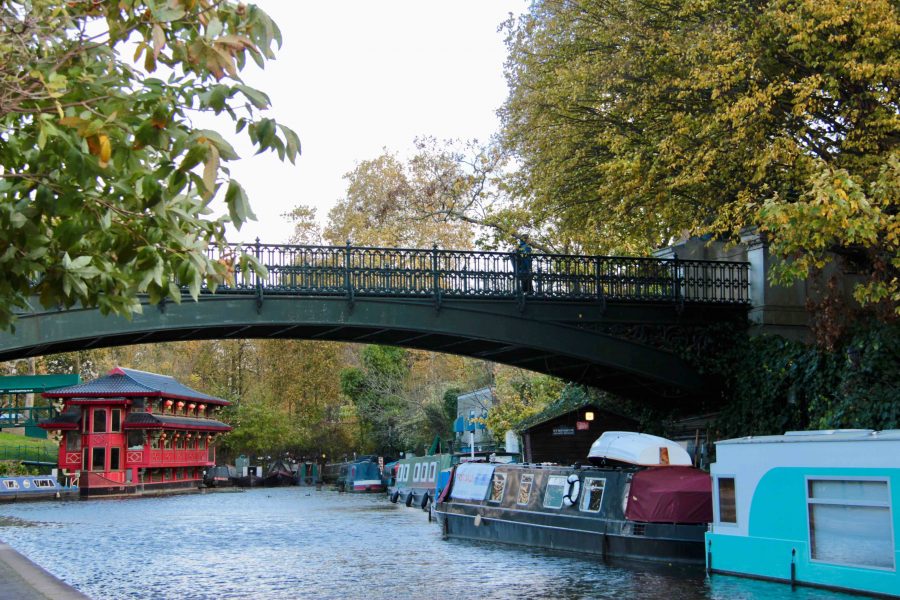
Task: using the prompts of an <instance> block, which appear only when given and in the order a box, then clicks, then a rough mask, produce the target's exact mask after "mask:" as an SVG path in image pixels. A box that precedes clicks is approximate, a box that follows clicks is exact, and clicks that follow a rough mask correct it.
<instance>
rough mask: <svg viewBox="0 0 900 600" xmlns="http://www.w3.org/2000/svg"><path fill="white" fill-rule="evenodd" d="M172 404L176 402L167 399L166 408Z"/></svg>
mask: <svg viewBox="0 0 900 600" xmlns="http://www.w3.org/2000/svg"><path fill="white" fill-rule="evenodd" d="M172 404H174V402H172V401H171V400H166V408H172Z"/></svg>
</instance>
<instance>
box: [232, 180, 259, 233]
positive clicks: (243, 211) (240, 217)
mask: <svg viewBox="0 0 900 600" xmlns="http://www.w3.org/2000/svg"><path fill="white" fill-rule="evenodd" d="M225 204H226V205H227V206H228V214H229V215H230V217H231V221H232V222H233V223H234V225H235V227H237V228H238V229H240V228H241V226H242V225H243V224H244V223H246V222H247V221H249V220H251V219H256V215H254V214H253V211H252V210H251V209H250V202H249V200H248V198H247V192H246V191H244V188H243V187H241V184H239V183H238V182H237V181H236V180H234V179H232V180H231V181H229V182H228V190H227V191H226V192H225Z"/></svg>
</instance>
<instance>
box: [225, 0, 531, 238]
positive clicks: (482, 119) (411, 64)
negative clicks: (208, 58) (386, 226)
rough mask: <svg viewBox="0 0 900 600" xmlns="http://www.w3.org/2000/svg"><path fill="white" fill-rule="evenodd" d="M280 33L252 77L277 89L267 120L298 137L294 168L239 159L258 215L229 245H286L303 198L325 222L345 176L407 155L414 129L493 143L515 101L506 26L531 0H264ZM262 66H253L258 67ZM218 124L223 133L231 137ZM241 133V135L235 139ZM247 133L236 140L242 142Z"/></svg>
mask: <svg viewBox="0 0 900 600" xmlns="http://www.w3.org/2000/svg"><path fill="white" fill-rule="evenodd" d="M256 4H258V5H259V6H261V7H262V8H263V10H265V11H266V12H267V13H268V14H269V15H270V16H272V18H273V19H274V20H275V21H276V22H277V23H278V25H279V27H280V28H281V31H282V34H283V37H284V44H283V45H282V48H281V50H280V51H279V52H278V54H277V59H276V60H275V61H272V62H270V63H268V65H267V67H266V69H265V71H259V70H258V69H256V68H255V65H252V63H251V61H248V63H251V64H250V65H248V68H247V70H246V72H245V74H244V79H245V81H246V82H247V83H248V84H249V85H252V86H254V87H256V88H258V89H261V90H262V91H264V92H266V93H268V94H269V96H270V98H271V99H272V104H273V108H272V110H270V111H268V115H269V116H272V117H274V118H275V119H276V120H277V121H278V122H280V123H284V124H286V125H288V126H289V127H292V128H293V129H294V130H295V131H296V132H297V134H298V135H299V136H300V142H301V144H302V155H301V157H300V158H299V159H298V160H297V164H296V165H291V164H290V163H289V162H285V163H281V162H279V161H278V159H277V157H276V156H275V155H274V154H272V155H270V154H263V155H260V156H253V155H252V151H250V150H249V148H250V147H249V144H248V145H243V144H236V147H237V148H238V152H239V153H240V154H241V157H242V160H240V161H236V162H232V163H229V164H228V166H229V167H230V168H231V171H232V176H233V177H235V178H236V179H237V180H238V181H240V182H241V184H242V185H243V186H244V187H245V188H246V190H247V192H248V194H249V196H250V201H251V205H252V207H253V210H254V212H255V213H256V216H257V218H258V221H257V222H251V223H248V224H247V225H245V226H244V227H243V228H242V229H241V231H240V232H235V231H234V230H233V229H232V230H230V231H229V236H228V237H229V241H244V242H249V241H252V240H253V239H255V238H256V237H257V236H258V237H259V238H260V239H261V241H263V242H270V243H277V242H286V241H287V238H288V236H289V235H290V232H291V227H290V225H289V224H288V223H286V222H285V220H284V219H282V218H281V216H280V215H281V214H282V213H285V212H287V211H289V210H291V209H292V208H293V207H294V206H296V205H297V204H301V203H302V204H308V205H312V206H315V207H317V208H318V217H319V221H320V222H323V223H324V220H325V217H326V215H327V213H328V210H329V208H331V207H332V206H333V205H334V204H335V202H336V201H337V200H338V199H339V198H341V197H342V195H343V192H344V190H345V181H344V179H343V175H344V174H345V173H347V172H348V171H350V170H352V169H353V168H354V166H355V165H356V164H357V163H359V162H360V161H362V160H367V159H370V158H374V157H376V156H378V155H379V154H380V153H381V151H382V149H383V148H385V147H386V148H388V149H389V150H396V151H400V152H401V154H403V153H404V152H409V150H410V149H411V148H412V142H413V139H414V138H415V137H416V136H423V135H431V136H435V137H437V138H438V139H445V138H458V139H470V138H478V139H480V140H487V139H488V138H489V137H490V136H491V134H493V133H494V132H496V130H497V128H498V120H497V117H496V110H497V108H499V107H500V105H501V104H502V102H503V100H504V98H505V97H506V82H505V80H504V78H503V61H504V60H505V58H506V50H505V47H504V44H503V33H502V32H498V31H497V28H498V26H499V24H500V23H501V22H503V21H504V20H505V19H506V18H507V17H508V15H509V13H510V12H512V13H515V14H518V13H520V12H521V11H523V10H525V8H526V0H452V1H451V0H441V1H437V0H402V1H401V0H382V1H380V2H373V1H371V0H369V1H364V0H343V1H328V2H322V1H315V2H313V1H307V0H256ZM251 67H252V68H251ZM223 123H224V121H222V122H220V123H219V125H218V129H219V130H220V131H222V132H223V133H229V132H230V130H226V129H225V127H230V125H223ZM232 139H234V138H233V137H232ZM238 141H240V140H238V139H235V142H238Z"/></svg>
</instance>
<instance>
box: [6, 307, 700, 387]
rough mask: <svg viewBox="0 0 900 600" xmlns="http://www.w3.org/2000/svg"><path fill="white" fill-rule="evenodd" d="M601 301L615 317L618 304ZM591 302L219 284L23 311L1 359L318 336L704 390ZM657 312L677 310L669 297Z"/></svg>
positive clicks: (597, 380)
mask: <svg viewBox="0 0 900 600" xmlns="http://www.w3.org/2000/svg"><path fill="white" fill-rule="evenodd" d="M620 309H621V312H623V314H630V313H629V311H634V310H635V309H634V307H631V306H624V305H623V306H622V307H620ZM608 310H609V312H610V313H611V314H612V317H611V318H612V319H614V318H615V313H616V310H617V308H616V307H615V306H613V307H609V308H608ZM637 310H641V311H645V312H644V314H645V315H649V314H650V313H649V312H646V311H647V310H648V309H647V308H639V309H637ZM597 311H598V308H597V307H596V306H592V305H590V304H577V303H568V304H564V305H556V306H551V305H541V306H526V307H522V306H520V305H517V304H516V303H513V302H503V301H485V302H473V301H464V300H457V301H454V300H445V301H444V302H443V303H442V304H441V305H440V307H439V308H438V307H437V306H436V305H435V303H434V302H433V301H429V300H423V299H398V298H378V297H364V298H358V299H356V300H355V301H354V302H349V301H348V300H347V299H346V298H342V297H337V296H325V297H311V296H290V295H281V296H269V297H267V298H266V299H265V301H264V302H262V303H261V304H260V302H259V300H258V299H257V298H256V297H254V296H249V295H228V294H221V295H220V294H216V295H204V296H202V297H201V300H200V301H198V302H193V301H191V300H186V301H184V302H182V303H181V304H180V305H179V304H173V303H169V304H166V305H164V306H163V307H157V306H150V305H145V306H144V311H143V314H140V315H136V316H135V317H134V318H133V319H132V320H130V321H129V320H126V319H123V318H120V317H112V316H102V315H100V313H99V312H98V311H96V310H92V309H74V310H61V311H52V310H51V311H43V312H35V313H31V314H27V315H22V316H21V317H20V319H19V321H18V322H17V324H16V331H15V334H12V335H11V334H8V333H3V334H0V360H9V359H13V358H22V357H26V356H36V355H43V354H50V353H56V352H66V351H72V350H78V349H85V348H101V347H110V346H119V345H127V344H138V343H154V342H165V341H185V340H196V339H229V338H269V339H278V338H291V339H312V340H315V339H320V340H333V341H345V342H357V343H377V344H387V345H394V346H401V347H407V348H416V349H422V350H431V351H436V352H446V353H450V354H459V355H465V356H471V357H474V358H481V359H485V360H491V361H494V362H498V363H504V364H510V365H513V366H518V367H522V368H526V369H529V370H532V371H537V372H542V373H546V374H549V375H554V376H558V377H561V378H563V379H566V380H570V381H575V382H579V383H584V384H587V385H592V386H595V387H598V388H600V389H605V390H608V391H610V392H613V393H615V394H619V395H622V396H624V397H629V398H635V399H640V400H654V399H656V400H665V399H673V400H675V399H680V400H683V399H686V398H692V397H698V396H700V395H703V394H704V393H705V392H706V391H707V390H706V387H705V385H704V380H703V378H702V377H701V376H700V375H699V374H698V373H697V372H696V371H695V370H694V369H693V368H692V367H690V366H689V365H688V364H687V363H686V362H685V361H683V360H682V359H680V358H679V357H677V356H676V355H674V354H672V353H671V352H668V351H666V350H663V349H660V348H655V347H652V346H651V345H648V344H642V343H638V342H635V341H630V340H627V339H622V338H620V337H616V336H613V335H609V334H606V333H602V332H598V331H595V330H591V329H590V328H586V327H579V326H578V324H579V321H580V320H581V319H582V318H583V317H584V316H585V315H586V314H588V313H590V315H591V317H590V318H591V319H594V320H595V321H597V320H598V319H599V321H602V320H603V319H602V318H600V317H597V316H596V313H597ZM666 311H668V312H666ZM663 313H664V314H672V315H674V311H673V310H672V308H671V307H666V308H665V309H664V310H663ZM629 318H634V316H633V315H631V316H630V317H629Z"/></svg>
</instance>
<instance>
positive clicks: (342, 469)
mask: <svg viewBox="0 0 900 600" xmlns="http://www.w3.org/2000/svg"><path fill="white" fill-rule="evenodd" d="M323 476H324V481H325V483H332V484H334V485H335V487H337V489H338V490H340V491H342V492H383V491H385V489H386V488H385V484H384V482H383V481H382V473H381V466H380V465H379V463H378V458H377V457H375V456H360V457H359V458H357V459H356V460H353V461H347V462H342V463H331V464H328V465H325V469H324V471H323Z"/></svg>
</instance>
